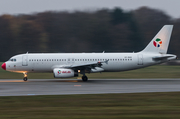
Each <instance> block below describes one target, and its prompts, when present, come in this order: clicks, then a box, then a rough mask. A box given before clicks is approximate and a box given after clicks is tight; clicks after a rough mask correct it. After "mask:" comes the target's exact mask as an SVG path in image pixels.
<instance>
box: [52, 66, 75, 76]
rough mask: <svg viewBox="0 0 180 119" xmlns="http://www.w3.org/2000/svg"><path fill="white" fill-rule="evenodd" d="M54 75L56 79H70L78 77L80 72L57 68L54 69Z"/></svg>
mask: <svg viewBox="0 0 180 119" xmlns="http://www.w3.org/2000/svg"><path fill="white" fill-rule="evenodd" d="M53 73H54V77H55V78H70V77H77V76H78V71H74V70H72V69H60V68H55V69H53Z"/></svg>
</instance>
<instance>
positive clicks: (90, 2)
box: [0, 0, 180, 18]
mask: <svg viewBox="0 0 180 119" xmlns="http://www.w3.org/2000/svg"><path fill="white" fill-rule="evenodd" d="M142 6H148V7H150V8H153V9H160V10H162V11H164V12H166V13H167V14H168V15H169V16H171V17H173V18H180V0H0V15H3V14H12V15H18V14H33V13H38V12H44V11H74V10H81V11H83V10H94V9H101V8H109V9H113V8H115V7H120V8H122V9H123V10H125V11H130V10H135V9H138V8H139V7H142Z"/></svg>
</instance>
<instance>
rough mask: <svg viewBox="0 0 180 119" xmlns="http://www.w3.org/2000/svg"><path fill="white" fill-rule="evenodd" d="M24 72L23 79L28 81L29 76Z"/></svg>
mask: <svg viewBox="0 0 180 119" xmlns="http://www.w3.org/2000/svg"><path fill="white" fill-rule="evenodd" d="M23 74H24V78H23V80H24V81H27V80H28V78H27V73H23Z"/></svg>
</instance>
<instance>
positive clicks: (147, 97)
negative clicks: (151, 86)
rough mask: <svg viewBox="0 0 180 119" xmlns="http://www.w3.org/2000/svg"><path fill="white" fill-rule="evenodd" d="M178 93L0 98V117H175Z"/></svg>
mask: <svg viewBox="0 0 180 119" xmlns="http://www.w3.org/2000/svg"><path fill="white" fill-rule="evenodd" d="M179 100H180V93H179V92H173V93H138V94H100V95H61V96H26V97H1V98H0V118H1V119H4V118H13V119H16V118H18V119H32V118H33V119H64V118H67V119H92V118H94V119H120V118H122V119H179V118H180V113H179V112H180V101H179Z"/></svg>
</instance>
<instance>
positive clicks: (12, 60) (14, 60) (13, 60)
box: [8, 59, 16, 62]
mask: <svg viewBox="0 0 180 119" xmlns="http://www.w3.org/2000/svg"><path fill="white" fill-rule="evenodd" d="M8 61H11V62H16V59H9V60H8Z"/></svg>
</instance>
